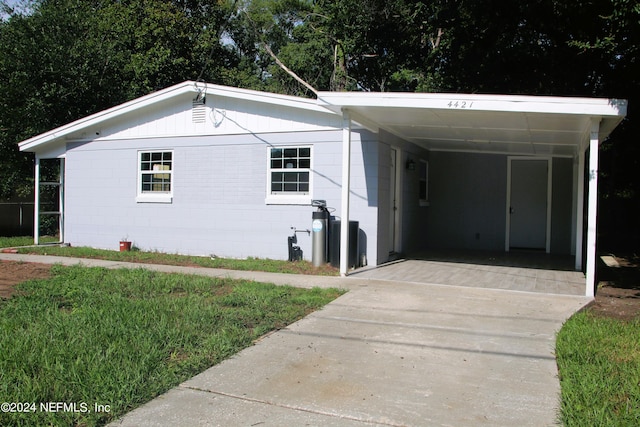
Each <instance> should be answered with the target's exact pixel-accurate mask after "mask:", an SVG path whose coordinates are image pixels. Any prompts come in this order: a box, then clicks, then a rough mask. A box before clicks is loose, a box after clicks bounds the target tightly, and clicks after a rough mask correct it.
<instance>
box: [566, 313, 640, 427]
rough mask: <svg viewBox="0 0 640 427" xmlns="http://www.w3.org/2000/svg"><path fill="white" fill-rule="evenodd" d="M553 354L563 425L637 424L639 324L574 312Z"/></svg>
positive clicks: (639, 421)
mask: <svg viewBox="0 0 640 427" xmlns="http://www.w3.org/2000/svg"><path fill="white" fill-rule="evenodd" d="M556 355H557V361H558V370H559V372H560V384H561V388H562V402H561V413H560V417H561V420H562V422H563V424H564V425H565V426H567V427H571V426H588V425H589V426H595V425H597V426H612V427H613V426H616V427H617V426H637V425H639V423H640V405H638V402H640V387H639V386H638V385H639V384H640V319H639V320H636V321H633V322H624V321H619V320H614V319H609V318H601V317H596V316H593V315H590V314H589V313H579V314H577V315H575V316H573V317H572V318H571V319H569V320H568V321H567V323H566V324H565V325H564V326H563V327H562V330H561V331H560V332H559V333H558V337H557V341H556Z"/></svg>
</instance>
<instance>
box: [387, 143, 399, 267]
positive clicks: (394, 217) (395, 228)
mask: <svg viewBox="0 0 640 427" xmlns="http://www.w3.org/2000/svg"><path fill="white" fill-rule="evenodd" d="M394 152H395V165H394V169H393V171H394V172H395V176H394V177H393V179H392V177H391V163H390V168H389V170H390V174H389V215H390V218H389V227H388V230H389V231H388V239H389V245H388V247H389V254H390V255H391V254H396V253H398V252H400V248H401V247H402V235H401V232H400V230H401V225H402V223H401V218H402V182H401V180H402V168H401V166H400V165H401V164H402V150H401V149H400V148H399V147H396V146H393V145H391V146H389V159H390V162H392V161H393V153H394ZM392 184H395V185H392ZM392 187H393V188H392ZM394 198H395V206H393V205H394V203H393V200H394ZM394 208H395V209H394Z"/></svg>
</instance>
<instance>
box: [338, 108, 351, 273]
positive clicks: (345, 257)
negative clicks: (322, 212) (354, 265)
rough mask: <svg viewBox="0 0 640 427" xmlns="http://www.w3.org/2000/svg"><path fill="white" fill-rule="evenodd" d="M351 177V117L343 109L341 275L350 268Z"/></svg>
mask: <svg viewBox="0 0 640 427" xmlns="http://www.w3.org/2000/svg"><path fill="white" fill-rule="evenodd" d="M350 178H351V117H350V115H349V111H347V110H346V109H344V108H343V109H342V203H341V206H342V212H341V216H340V220H341V221H342V222H341V223H340V275H341V276H346V275H347V270H348V269H349V191H350V190H351V189H350V185H351V184H350Z"/></svg>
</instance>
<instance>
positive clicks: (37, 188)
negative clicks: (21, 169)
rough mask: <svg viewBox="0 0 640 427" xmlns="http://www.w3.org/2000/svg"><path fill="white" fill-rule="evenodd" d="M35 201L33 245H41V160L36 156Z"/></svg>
mask: <svg viewBox="0 0 640 427" xmlns="http://www.w3.org/2000/svg"><path fill="white" fill-rule="evenodd" d="M34 181H35V188H34V193H35V195H34V199H33V244H34V245H37V244H39V243H40V158H39V157H38V155H37V154H36V162H35V172H34Z"/></svg>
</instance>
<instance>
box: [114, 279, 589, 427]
mask: <svg viewBox="0 0 640 427" xmlns="http://www.w3.org/2000/svg"><path fill="white" fill-rule="evenodd" d="M331 282H332V283H333V285H334V286H335V285H340V286H343V287H347V288H349V289H350V292H349V293H347V294H346V295H344V296H342V297H340V298H338V299H337V300H335V301H334V302H332V303H331V304H329V305H327V306H326V307H325V308H324V309H323V310H320V311H318V312H316V313H313V314H312V315H310V316H308V317H306V318H305V319H303V320H301V321H299V322H297V323H295V324H293V325H291V326H289V327H287V328H285V329H283V330H280V331H278V332H276V333H273V334H271V335H269V336H267V337H265V338H263V339H262V340H260V341H259V342H257V343H256V344H255V345H254V346H252V347H250V348H248V349H246V350H244V351H243V352H241V353H239V354H238V355H236V356H235V357H233V358H232V359H230V360H227V361H225V362H223V363H221V364H219V365H217V366H214V367H212V368H210V369H209V370H207V371H205V372H203V373H202V374H200V375H198V376H196V377H194V378H192V379H190V380H188V381H186V382H184V383H183V384H181V385H180V386H179V387H176V388H175V389H173V390H171V391H169V392H168V393H166V394H165V395H163V396H160V397H158V398H157V399H155V400H153V401H152V402H150V403H148V404H146V405H144V406H142V407H140V408H139V409H136V410H134V411H133V412H131V413H129V414H127V415H126V416H125V417H124V418H123V419H121V420H119V421H117V422H115V423H113V425H118V426H168V425H171V426H303V425H305V426H364V425H383V426H425V425H428V426H471V425H473V426H478V425H479V426H482V425H486V426H550V425H555V423H556V416H557V411H558V404H559V390H560V387H559V381H558V378H557V370H556V362H555V357H554V343H555V333H556V331H557V330H559V328H560V327H561V325H562V323H563V322H564V321H565V320H566V319H567V318H568V317H569V316H571V315H572V314H573V313H574V312H575V311H576V310H578V309H580V308H581V307H583V306H584V305H585V304H587V303H588V302H589V299H588V298H585V297H578V296H567V295H564V296H563V295H548V294H533V293H523V292H513V291H505V290H494V289H477V288H468V287H456V286H439V285H428V284H411V283H403V282H391V281H376V280H366V279H353V278H352V279H336V280H335V281H334V280H331Z"/></svg>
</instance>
